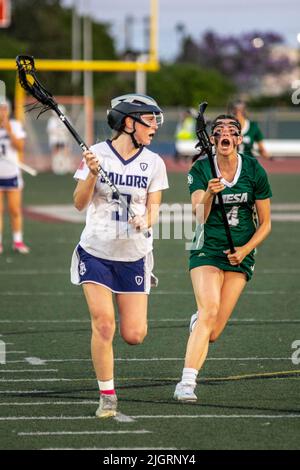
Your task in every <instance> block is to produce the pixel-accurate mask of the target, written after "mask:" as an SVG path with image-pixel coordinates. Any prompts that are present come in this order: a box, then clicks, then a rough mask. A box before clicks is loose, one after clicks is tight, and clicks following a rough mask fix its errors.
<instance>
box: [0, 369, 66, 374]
mask: <svg viewBox="0 0 300 470" xmlns="http://www.w3.org/2000/svg"><path fill="white" fill-rule="evenodd" d="M3 372H5V373H7V372H13V373H20V372H22V373H23V372H58V369H6V370H5V369H2V368H1V369H0V374H2V373H3Z"/></svg>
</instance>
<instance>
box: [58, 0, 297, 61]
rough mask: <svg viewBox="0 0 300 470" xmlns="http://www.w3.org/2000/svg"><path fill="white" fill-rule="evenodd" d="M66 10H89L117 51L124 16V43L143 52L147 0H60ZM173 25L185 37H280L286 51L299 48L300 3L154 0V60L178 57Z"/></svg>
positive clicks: (284, 0) (292, 0)
mask: <svg viewBox="0 0 300 470" xmlns="http://www.w3.org/2000/svg"><path fill="white" fill-rule="evenodd" d="M62 3H63V4H64V5H66V6H71V5H74V4H77V9H78V11H79V12H81V13H82V12H87V11H89V12H90V13H91V15H92V16H93V17H94V18H95V19H97V20H99V21H101V22H108V23H110V24H111V29H110V31H111V34H112V36H113V37H114V38H115V39H116V44H117V48H118V50H119V51H121V50H123V49H124V45H125V18H126V17H128V16H131V17H133V28H132V34H131V36H130V43H131V46H132V48H134V49H143V47H144V45H145V40H144V18H145V17H146V16H147V15H149V11H150V0H62ZM179 23H181V24H183V25H184V26H185V34H188V35H190V36H192V37H193V38H195V39H196V40H199V39H200V37H201V36H202V34H203V33H204V32H205V31H207V30H213V31H215V32H216V33H218V34H221V35H223V34H224V35H225V34H236V35H237V34H241V33H243V32H249V31H258V32H259V31H261V32H266V31H272V32H276V33H280V34H281V35H282V36H283V37H284V39H285V41H286V43H287V44H289V45H290V46H291V47H300V44H299V43H298V42H297V34H298V33H300V0H159V58H160V60H166V61H168V60H170V61H171V60H172V59H174V58H175V56H176V54H177V53H178V48H179V44H180V35H179V33H178V32H177V31H176V25H178V24H179Z"/></svg>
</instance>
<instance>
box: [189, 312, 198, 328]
mask: <svg viewBox="0 0 300 470" xmlns="http://www.w3.org/2000/svg"><path fill="white" fill-rule="evenodd" d="M197 320H198V312H196V313H193V315H192V316H191V321H190V333H191V332H192V331H193V329H194V327H195V325H196V321H197Z"/></svg>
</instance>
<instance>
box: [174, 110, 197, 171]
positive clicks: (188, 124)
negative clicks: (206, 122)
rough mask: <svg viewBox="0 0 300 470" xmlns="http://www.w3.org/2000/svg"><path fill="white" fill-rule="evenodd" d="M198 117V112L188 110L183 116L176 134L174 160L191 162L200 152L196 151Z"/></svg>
mask: <svg viewBox="0 0 300 470" xmlns="http://www.w3.org/2000/svg"><path fill="white" fill-rule="evenodd" d="M196 117H197V111H196V110H195V109H193V108H188V109H186V110H185V111H184V113H183V114H182V116H181V119H180V122H179V123H178V124H177V127H176V132H175V155H174V159H175V161H176V162H179V161H180V160H181V159H183V160H184V161H188V160H191V157H193V156H194V155H195V154H196V153H198V150H196V149H195V145H196V143H197V135H196Z"/></svg>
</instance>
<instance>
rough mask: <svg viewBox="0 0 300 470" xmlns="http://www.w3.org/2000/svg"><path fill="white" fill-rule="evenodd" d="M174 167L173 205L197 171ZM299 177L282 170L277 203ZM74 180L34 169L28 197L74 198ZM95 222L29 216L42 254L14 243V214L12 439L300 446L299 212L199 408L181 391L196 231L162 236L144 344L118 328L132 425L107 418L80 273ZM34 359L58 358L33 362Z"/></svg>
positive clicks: (7, 296) (1, 414)
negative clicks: (88, 227)
mask: <svg viewBox="0 0 300 470" xmlns="http://www.w3.org/2000/svg"><path fill="white" fill-rule="evenodd" d="M169 178H170V188H171V189H170V190H169V191H167V192H166V193H165V197H164V202H169V203H171V202H189V196H188V192H187V188H186V184H185V181H186V177H185V175H182V174H170V175H169ZM298 178H299V176H298V175H283V176H280V175H271V177H270V180H271V184H272V189H273V193H274V198H273V202H274V203H297V202H298V203H300V201H299V189H298ZM73 189H74V182H73V179H72V177H71V176H54V175H51V174H41V175H39V176H38V177H37V178H30V177H26V188H25V191H24V198H25V200H24V204H25V205H33V204H68V203H71V202H72V192H73ZM6 222H7V218H6ZM81 230H82V225H81V224H71V223H53V222H52V223H49V222H42V221H37V220H31V219H26V220H25V234H26V238H25V240H26V242H28V244H29V245H30V246H31V247H32V253H31V254H30V255H29V256H21V255H17V254H14V253H13V252H12V251H11V247H10V234H9V231H8V223H6V227H5V234H4V239H5V241H4V248H5V252H4V254H3V255H2V256H1V258H0V278H1V290H0V301H1V316H0V334H1V335H2V336H1V337H0V339H2V340H3V341H5V342H6V343H7V346H6V347H7V352H8V353H7V363H6V364H5V365H3V364H0V380H1V382H0V383H1V387H0V391H1V393H0V447H1V449H41V448H75V449H78V448H86V447H88V448H92V447H95V448H111V447H113V448H122V449H124V448H129V449H131V448H137V447H143V448H166V449H170V448H177V449H194V450H200V449H298V448H299V438H298V430H299V419H300V406H299V395H298V389H299V374H298V372H297V371H298V370H299V369H300V365H293V364H292V362H291V359H290V358H291V355H292V353H293V352H294V350H293V349H292V348H291V344H292V342H293V341H295V340H297V339H299V340H300V331H299V323H298V322H299V315H298V312H299V303H300V302H299V299H300V289H299V282H298V279H299V273H300V262H299V239H300V224H299V222H273V231H272V234H271V236H270V238H269V239H268V240H267V241H266V242H265V244H264V245H263V246H262V247H261V248H260V249H259V252H258V256H257V266H256V272H255V275H254V278H253V280H252V281H251V282H250V283H249V284H248V286H247V288H246V290H245V292H244V294H243V295H242V297H241V299H240V301H239V303H238V306H237V307H236V309H235V311H234V314H233V316H232V321H231V322H230V323H229V324H228V326H227V328H226V330H225V332H224V333H223V335H222V336H221V338H220V340H219V341H218V342H217V343H215V344H213V345H212V346H211V347H210V350H209V356H208V358H209V360H208V361H207V362H206V364H205V367H204V369H203V371H202V372H201V374H200V376H199V385H198V388H197V393H198V396H199V401H198V403H197V404H195V405H181V404H178V403H176V402H174V401H173V400H172V395H173V391H174V386H175V383H176V382H177V381H178V379H179V378H180V374H181V370H182V365H183V357H184V353H185V346H186V340H187V336H188V323H189V318H190V315H191V314H192V313H193V312H194V310H195V301H194V297H193V294H192V288H191V284H190V280H189V276H188V273H187V259H188V253H187V252H186V251H185V248H184V243H185V242H184V241H181V240H173V241H168V240H161V241H159V240H157V241H155V260H156V263H155V273H156V274H157V275H158V276H159V279H160V284H159V287H158V289H156V290H153V291H152V294H151V296H150V300H149V334H148V337H147V338H146V340H145V342H144V344H143V345H140V346H137V347H130V346H128V345H126V344H124V343H123V342H122V340H121V339H120V338H119V335H118V334H116V338H115V342H114V347H115V357H116V363H115V377H116V386H117V390H118V397H119V411H120V412H122V413H123V414H125V415H127V416H131V417H133V419H134V421H132V422H126V423H125V422H118V421H116V420H114V419H110V420H104V421H100V420H98V419H96V418H94V412H95V409H96V407H97V399H98V391H97V384H96V381H95V379H94V373H93V369H92V365H91V362H90V360H89V358H90V353H89V350H90V346H89V340H90V325H89V319H88V312H87V307H86V304H85V301H84V299H83V295H82V292H81V289H80V288H76V287H75V286H72V285H71V284H70V281H69V273H68V271H69V264H70V258H71V254H72V251H73V249H74V246H75V244H76V243H77V241H78V239H79V235H80V232H81ZM248 320H251V321H248ZM9 343H12V344H9ZM13 351H21V352H13ZM22 351H25V352H22ZM27 357H37V358H40V359H42V360H45V361H46V362H45V363H44V364H40V365H38V364H37V365H31V364H29V363H28V362H27V361H26V360H25V358H27ZM226 358H231V359H226ZM238 358H240V359H238ZM24 370H25V372H22V371H24ZM9 371H15V372H9ZM72 417H73V418H74V419H69V418H72ZM7 418H11V419H7ZM19 418H22V419H19ZM25 418H28V419H25ZM38 418H40V419H38ZM63 418H68V419H63ZM145 431H147V432H145ZM80 432H81V433H82V432H85V433H87V432H90V433H95V434H77V433H80ZM121 432H122V433H121ZM133 432H134V433H133ZM30 433H31V434H30ZM32 433H38V434H35V435H32ZM49 433H50V434H49ZM51 433H56V434H51ZM68 433H72V434H68Z"/></svg>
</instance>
